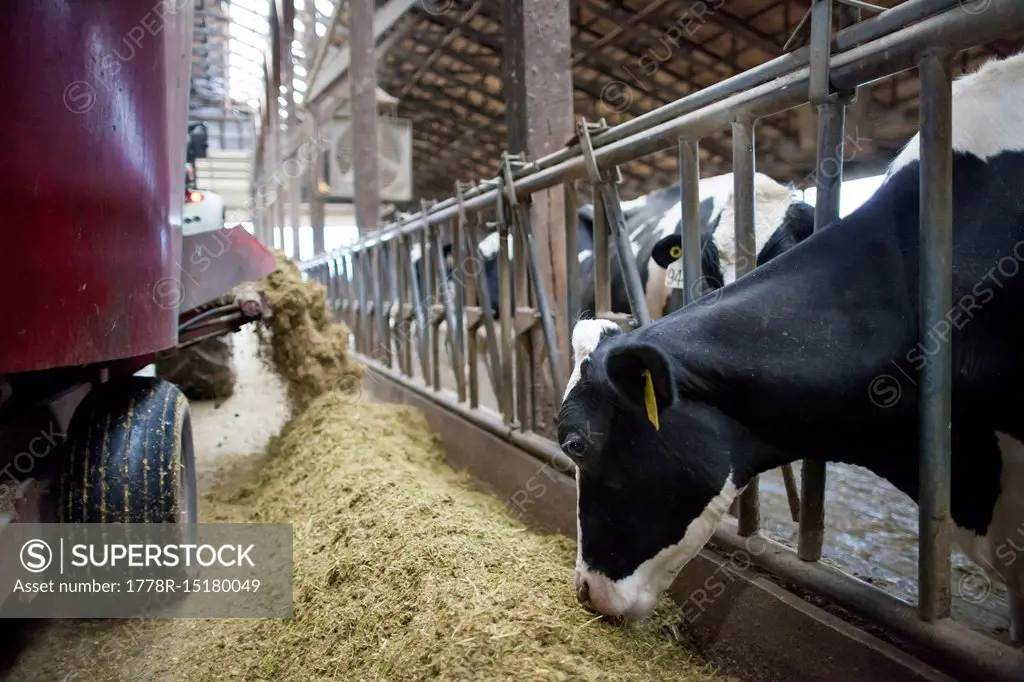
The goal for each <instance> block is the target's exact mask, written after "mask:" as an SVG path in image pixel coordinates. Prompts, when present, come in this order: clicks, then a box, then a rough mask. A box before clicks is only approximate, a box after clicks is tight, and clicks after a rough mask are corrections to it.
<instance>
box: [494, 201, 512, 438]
mask: <svg viewBox="0 0 1024 682" xmlns="http://www.w3.org/2000/svg"><path fill="white" fill-rule="evenodd" d="M499 190H500V191H499V192H498V200H497V203H496V204H495V210H496V212H497V223H498V317H499V318H500V320H501V324H500V330H501V344H500V345H501V394H500V395H499V398H498V404H499V405H500V408H501V414H502V416H503V417H504V419H505V423H506V424H511V423H512V422H513V421H514V418H515V415H514V414H513V410H514V409H515V408H514V407H513V397H514V396H513V393H512V392H513V388H512V386H513V380H514V376H513V371H512V351H513V350H514V349H513V346H512V341H513V337H512V332H513V330H514V329H515V320H514V319H513V317H512V269H511V267H510V263H509V258H508V234H509V233H508V221H507V220H506V217H505V199H504V198H503V197H504V194H505V191H504V181H501V182H500V184H499Z"/></svg>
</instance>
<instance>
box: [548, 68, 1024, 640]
mask: <svg viewBox="0 0 1024 682" xmlns="http://www.w3.org/2000/svg"><path fill="white" fill-rule="evenodd" d="M1021 102H1024V55H1018V56H1014V57H1010V58H1007V59H1004V60H993V61H990V62H988V63H986V64H985V65H984V66H983V67H982V68H981V69H980V70H979V71H978V72H976V73H973V74H970V75H967V76H964V77H961V78H959V79H957V80H956V81H955V82H954V83H953V129H952V140H953V150H954V154H953V174H952V175H953V186H952V197H951V201H952V205H953V233H952V234H953V263H952V272H953V274H952V287H953V301H954V307H953V308H952V309H951V310H950V312H949V313H948V314H947V318H948V322H949V324H947V325H936V329H935V330H934V332H933V333H930V334H929V335H927V336H926V337H925V338H919V333H918V319H919V311H920V306H921V301H920V293H919V284H918V282H919V270H920V261H921V253H920V237H919V229H920V228H919V215H920V209H919V206H920V198H921V197H920V186H921V164H920V152H919V143H918V140H919V137H917V136H915V137H914V138H913V139H912V140H911V141H910V143H909V144H908V145H907V146H906V147H905V148H904V149H903V151H902V152H901V153H900V154H899V155H898V156H897V158H896V159H895V161H894V162H893V164H892V165H891V167H890V172H889V175H888V177H887V178H886V181H885V182H884V184H883V185H882V186H881V187H880V188H879V190H878V191H877V192H876V193H875V194H874V196H872V197H871V198H870V199H869V200H868V201H867V202H866V203H864V204H863V205H862V206H861V207H860V208H859V209H857V210H856V211H854V212H853V213H851V214H850V215H848V216H846V217H845V218H843V219H841V220H839V221H837V222H835V223H833V224H832V225H830V226H828V227H826V228H825V229H822V230H820V231H818V232H816V233H814V234H813V235H811V236H810V237H809V238H807V239H805V240H804V241H802V242H800V243H798V244H797V245H796V246H794V247H793V248H791V249H789V250H787V251H785V252H784V253H782V254H781V255H779V256H778V257H776V258H773V259H771V260H770V261H769V262H766V263H764V265H762V266H760V267H758V268H756V269H755V270H753V271H752V272H750V273H749V274H747V275H745V276H743V277H741V278H739V279H737V280H736V281H735V282H732V283H731V284H727V285H726V286H725V287H724V288H723V289H722V290H721V292H720V293H719V295H718V300H717V301H716V302H715V304H714V305H704V306H701V305H697V304H693V305H688V306H685V307H684V308H682V309H680V310H677V311H675V312H674V313H672V314H670V315H668V316H666V317H664V318H662V319H660V320H658V321H655V322H652V323H651V324H649V325H646V326H644V327H641V328H639V329H636V330H634V331H631V332H628V333H625V332H621V331H619V330H618V328H617V327H615V326H614V325H612V324H611V323H608V322H604V321H598V320H583V321H581V322H579V323H577V325H576V327H575V329H574V331H573V351H574V356H575V358H574V359H575V363H576V364H575V367H574V370H573V373H572V377H571V378H570V381H569V385H568V387H567V389H566V392H565V395H564V397H563V401H562V405H561V408H560V410H559V414H558V418H557V427H558V439H559V443H560V444H561V447H562V450H563V451H564V452H565V453H566V454H567V455H568V456H569V457H570V458H572V460H573V461H574V462H575V463H576V467H577V471H576V481H577V491H578V510H577V514H578V538H577V539H578V547H579V549H578V555H577V565H576V578H575V579H576V588H577V594H578V598H579V599H580V601H581V602H582V603H583V604H584V605H585V606H586V607H587V608H589V609H591V610H593V611H596V612H598V613H601V614H605V615H609V616H622V617H625V618H627V619H637V618H642V617H644V616H646V615H647V614H649V613H650V612H651V610H652V609H653V607H654V603H655V601H656V599H657V597H658V595H659V594H660V593H661V592H662V591H664V590H665V589H666V588H667V587H668V586H669V585H670V584H671V582H672V580H673V579H674V578H675V576H676V575H677V574H678V573H679V571H680V570H681V569H682V568H683V567H684V566H685V565H686V564H687V563H688V562H689V561H690V560H692V559H693V558H694V557H695V556H696V555H697V553H698V552H699V551H700V549H701V548H702V547H703V546H704V544H705V543H706V541H707V540H708V538H709V537H710V535H711V534H712V532H713V531H714V529H715V527H716V526H717V524H718V522H719V521H720V519H721V518H722V516H723V515H724V514H725V513H726V510H727V509H728V507H729V504H730V503H731V502H732V500H733V499H734V498H735V497H736V496H737V495H738V494H739V493H740V492H741V491H742V490H743V489H744V488H745V487H746V486H747V485H748V484H749V483H750V481H751V480H752V479H753V478H754V477H755V476H757V475H759V474H761V473H764V472H766V471H769V470H771V469H774V468H776V467H779V466H781V465H783V464H786V463H790V462H793V461H796V460H800V459H811V460H818V461H823V460H825V461H836V462H845V463H848V464H855V465H858V466H862V467H865V468H867V469H868V470H870V471H872V472H874V473H875V474H876V475H878V476H880V477H882V478H885V479H887V480H888V481H890V482H891V483H892V484H893V485H894V486H896V487H897V488H898V489H900V490H902V491H903V492H904V493H906V494H907V495H909V496H911V497H912V498H914V499H918V496H919V494H920V481H919V476H920V448H921V438H920V432H919V431H920V430H919V420H920V407H921V405H920V401H921V400H922V395H921V392H920V390H919V388H918V382H915V381H914V380H912V379H911V377H914V376H915V375H916V373H917V371H918V370H919V369H920V368H921V367H922V366H923V365H924V363H925V361H926V360H927V358H928V357H930V356H933V355H934V354H935V352H936V349H937V348H939V347H941V345H942V344H951V348H952V351H953V367H952V420H951V426H950V432H951V437H952V460H951V466H952V472H951V490H950V515H951V517H952V521H953V538H954V541H955V542H956V544H957V545H959V547H960V548H961V549H962V550H963V551H964V552H965V553H966V554H967V555H968V556H969V557H971V559H972V560H974V561H975V562H976V563H977V565H978V566H979V567H980V569H981V570H984V571H985V573H986V574H987V575H988V576H989V577H990V578H991V579H992V580H999V581H1002V582H1004V583H1005V584H1006V586H1007V588H1008V593H1009V596H1010V608H1011V638H1012V639H1013V641H1015V642H1017V643H1021V642H1024V560H1022V556H1021V553H1022V552H1021V551H1015V550H1018V549H1024V534H1022V533H1024V531H1022V530H1021V529H1022V528H1024V393H1022V391H1021V386H1022V385H1024V355H1022V354H1021V351H1020V349H1021V348H1022V347H1024V315H1021V311H1022V310H1024V277H1022V276H1020V275H1019V271H1020V270H1021V267H1022V266H1021V263H1022V262H1024V117H1022V114H1021V109H1020V103H1021Z"/></svg>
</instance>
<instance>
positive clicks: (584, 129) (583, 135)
mask: <svg viewBox="0 0 1024 682" xmlns="http://www.w3.org/2000/svg"><path fill="white" fill-rule="evenodd" d="M608 128H609V125H608V122H607V121H605V120H604V118H602V119H601V120H600V121H597V122H588V121H587V119H586V118H584V117H583V116H580V118H579V120H578V121H577V122H576V137H577V140H578V141H579V145H580V151H582V152H583V163H584V166H586V169H587V176H588V177H589V179H590V182H591V184H594V185H597V184H599V183H604V182H611V183H612V184H614V185H621V184H622V171H621V170H620V169H619V167H618V166H612V168H610V169H609V170H610V171H611V174H612V177H611V179H610V180H609V179H606V178H604V177H603V176H602V175H601V169H600V168H598V166H597V159H596V158H595V157H594V143H593V142H592V141H591V139H590V133H591V132H595V133H599V132H603V131H605V130H608Z"/></svg>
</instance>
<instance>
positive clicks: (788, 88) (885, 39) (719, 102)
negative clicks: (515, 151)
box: [310, 0, 1024, 262]
mask: <svg viewBox="0 0 1024 682" xmlns="http://www.w3.org/2000/svg"><path fill="white" fill-rule="evenodd" d="M976 5H977V6H978V7H981V8H983V9H984V11H980V12H979V11H977V8H975V7H974V6H976ZM907 6H909V7H907ZM942 7H946V8H948V9H945V10H941V11H940V8H942ZM890 13H898V15H897V18H902V19H903V20H904V21H913V20H915V19H919V18H920V17H921V16H922V15H923V16H925V17H926V18H924V19H922V20H920V21H918V22H917V23H914V24H912V25H910V26H905V27H903V28H896V27H898V26H899V25H900V24H898V23H896V20H895V19H889V18H887V16H888V15H889V14H890ZM883 20H884V21H883ZM874 22H878V23H874ZM869 24H870V25H871V26H870V27H869V28H861V27H864V26H868V25H869ZM894 28H895V29H896V30H893V29H894ZM1022 28H1024V3H1020V2H1016V1H1015V0H974V1H972V2H967V1H963V2H955V1H954V2H949V1H948V0H941V1H939V0H932V1H928V0H920V1H919V2H914V1H913V0H911V1H910V2H907V3H905V4H904V5H899V6H897V7H896V8H893V9H892V10H889V11H887V12H884V13H882V14H880V15H878V16H876V17H875V18H873V19H868V20H866V21H864V22H861V23H858V24H854V25H853V26H851V27H850V28H848V29H846V30H845V31H842V32H840V33H838V34H836V37H835V39H834V43H835V47H834V49H833V55H832V58H831V59H830V61H829V69H830V81H831V84H832V87H833V89H838V90H850V89H853V88H856V87H858V86H860V85H864V84H866V83H870V82H871V81H874V80H878V79H882V78H886V77H889V76H893V75H895V74H897V73H900V72H902V71H906V70H908V69H911V68H914V67H915V66H916V65H917V61H918V56H919V54H920V53H921V52H923V51H924V50H926V49H927V48H928V47H930V46H933V45H940V46H944V47H945V48H946V49H948V50H949V51H951V52H957V51H960V50H963V49H966V48H968V47H973V46H975V45H978V44H982V43H986V42H990V41H992V40H995V39H997V38H999V37H1001V36H1004V35H1007V34H1010V33H1013V32H1015V31H1018V30H1021V29H1022ZM886 31H888V32H886ZM851 32H852V33H851ZM844 37H845V39H844ZM847 45H849V47H847V49H845V50H842V48H843V47H845V46H847ZM840 50H842V51H840ZM807 52H808V54H809V50H808V51H807ZM796 55H797V53H796V52H794V53H792V54H791V55H786V56H784V57H779V58H778V59H776V60H773V61H771V62H767V63H766V64H764V65H762V66H761V67H757V68H756V69H752V70H751V71H749V72H746V73H745V74H740V75H739V76H735V77H733V78H730V79H727V80H725V81H722V82H721V83H718V84H716V85H713V86H709V87H708V88H705V89H704V90H701V91H699V92H697V93H694V94H693V95H689V96H687V97H684V98H682V99H680V100H678V101H677V102H674V103H672V104H667V105H665V106H664V107H661V108H659V109H656V110H654V111H652V112H650V114H648V115H645V116H640V117H637V118H636V119H632V120H630V121H627V122H625V123H623V124H621V125H619V126H615V127H612V128H610V129H608V131H607V132H605V133H602V134H600V135H595V136H594V137H593V145H594V155H595V158H596V160H597V161H598V163H599V164H600V165H601V166H602V167H609V166H612V165H617V164H621V163H625V162H628V161H631V160H633V159H636V158H640V157H643V156H646V155H648V154H652V153H654V152H657V151H661V150H663V149H667V148H670V147H672V146H674V145H675V144H676V141H677V138H678V137H679V136H680V135H686V136H687V137H690V138H701V137H706V136H707V135H710V134H712V133H715V132H718V131H719V130H724V129H727V128H729V126H730V125H731V123H732V120H733V119H734V118H736V117H738V116H742V117H746V118H751V119H758V118H762V117H764V116H768V115H772V114H776V113H779V112H781V111H785V110H787V109H791V108H793V107H796V106H799V105H801V104H804V103H806V102H807V96H806V93H807V88H808V86H809V78H810V67H809V57H803V58H800V59H796V58H795V56H796ZM791 57H792V58H793V59H790V60H788V61H786V62H781V63H780V60H786V59H787V58H791ZM769 66H771V67H772V68H771V69H770V70H767V67H769ZM763 69H764V70H765V71H761V70H763ZM758 71H761V73H762V74H763V75H759V76H758V77H757V78H753V77H750V76H749V75H748V74H751V73H754V72H758ZM585 176H586V168H585V165H584V157H583V153H582V150H580V148H579V147H578V146H577V145H574V146H573V147H571V148H569V149H567V150H563V151H560V152H557V153H555V154H552V155H550V156H547V157H544V158H543V159H541V160H539V161H535V162H532V163H527V164H526V165H525V166H523V167H522V168H521V169H520V170H519V171H518V172H517V173H516V174H515V175H514V176H513V177H514V179H515V184H516V191H517V192H518V193H519V195H520V196H522V197H526V196H528V195H529V194H532V193H534V192H537V191H539V190H542V189H548V188H550V187H553V186H555V185H556V184H558V183H560V182H563V181H565V180H569V179H576V178H582V177H585ZM497 182H498V180H497V179H495V180H490V181H487V182H485V183H482V184H481V185H480V186H478V187H477V188H474V189H473V190H470V191H467V192H465V193H464V195H463V201H464V204H463V208H464V210H467V211H476V210H480V209H483V208H486V207H489V206H493V204H494V201H495V200H496V197H497V193H498V190H497V189H496V186H497ZM458 210H459V209H458V202H457V199H456V198H455V197H452V198H449V199H446V200H444V201H441V202H439V203H437V204H435V205H434V206H432V207H431V208H430V209H429V210H428V211H427V212H426V214H425V215H424V214H418V215H416V216H414V217H411V218H408V219H406V220H402V221H398V222H396V223H393V224H390V225H387V226H383V227H382V228H381V229H379V230H378V231H376V232H375V233H373V234H372V235H368V236H367V237H364V238H363V239H361V240H359V241H357V242H355V243H354V244H351V245H349V246H346V247H341V248H340V249H337V250H336V251H335V252H334V253H335V254H336V253H343V252H347V251H351V250H352V249H357V248H360V247H362V246H368V245H370V244H373V243H375V242H377V241H386V240H388V239H392V238H394V237H395V235H397V234H408V233H412V232H415V231H416V230H418V229H422V228H423V227H424V223H426V224H429V225H437V224H440V223H443V222H445V221H448V220H451V219H452V218H453V217H454V216H455V215H456V214H457V213H458ZM331 255H332V254H325V255H322V256H320V257H318V258H314V259H312V260H311V261H310V262H317V261H319V260H322V259H326V258H329V257H330V256H331Z"/></svg>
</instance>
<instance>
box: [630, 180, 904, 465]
mask: <svg viewBox="0 0 1024 682" xmlns="http://www.w3.org/2000/svg"><path fill="white" fill-rule="evenodd" d="M902 220H913V221H915V222H916V212H914V211H911V212H910V214H908V215H900V213H899V212H898V211H893V210H890V203H887V202H886V201H885V200H884V198H882V197H876V201H874V202H873V209H872V210H868V211H861V212H858V213H856V214H854V215H853V216H851V217H850V218H848V219H847V220H845V221H842V222H839V223H836V224H835V225H833V226H831V227H828V228H826V229H824V230H823V231H821V232H820V233H819V234H817V235H815V236H813V237H812V238H811V239H809V240H807V241H805V242H803V243H801V244H799V245H798V246H797V247H795V248H793V249H792V250H790V251H788V252H786V253H785V254H783V255H781V256H780V257H778V258H776V259H774V260H772V261H771V262H769V263H767V264H765V265H763V266H761V267H760V268H758V269H757V270H755V271H753V272H752V273H750V274H749V275H747V276H745V277H743V278H742V279H740V280H737V281H736V282H734V283H731V284H730V285H728V286H726V287H725V288H723V289H721V290H719V291H718V292H712V293H711V294H708V295H707V296H706V297H705V298H704V299H701V302H700V304H698V303H693V304H690V305H689V306H687V307H685V308H683V309H681V310H678V311H676V312H674V313H673V314H671V315H669V316H668V317H666V318H663V319H662V320H660V321H658V322H656V323H654V324H652V325H650V326H648V327H646V328H643V329H640V330H637V332H636V333H637V335H638V336H637V341H647V342H650V343H652V344H654V345H657V346H659V347H661V348H662V349H663V350H664V351H665V352H666V353H667V354H668V355H670V356H671V357H672V358H673V360H674V363H673V364H674V370H673V371H674V373H675V378H676V383H677V387H678V390H679V394H680V396H681V399H682V400H699V401H701V402H704V403H708V404H710V405H712V406H714V407H716V408H717V409H718V410H720V411H721V412H724V413H725V414H726V415H728V416H729V417H731V418H733V419H734V420H736V421H737V422H738V423H739V424H741V425H742V426H743V427H744V428H746V429H747V430H750V431H752V434H753V436H754V439H753V440H754V443H755V444H756V443H758V442H759V443H761V444H763V445H764V446H765V447H764V448H757V447H753V448H752V449H751V450H750V451H749V452H747V453H745V454H744V455H742V456H743V457H745V458H746V459H745V461H742V462H735V463H734V464H735V465H736V466H737V468H739V469H751V470H750V471H749V472H748V473H749V474H751V475H752V474H755V473H760V472H762V471H767V470H770V469H772V468H774V467H776V466H778V465H779V464H781V463H784V462H785V461H792V460H795V459H800V458H814V459H826V460H830V461H844V462H849V463H854V464H860V465H863V466H867V467H868V468H871V469H873V470H875V471H876V473H879V474H881V475H888V474H892V473H894V472H891V471H885V469H886V468H887V466H888V465H887V464H886V463H885V462H886V461H887V460H891V459H892V458H891V457H890V455H891V454H892V453H895V452H899V451H900V450H902V449H903V448H905V447H907V446H908V445H911V444H912V443H914V442H916V441H914V439H915V438H916V435H915V431H914V428H913V427H914V425H915V421H914V420H915V418H916V417H915V415H916V400H914V399H913V398H911V399H907V400H902V401H900V402H898V403H897V404H896V405H895V406H893V407H891V408H889V409H883V408H880V407H878V406H877V405H876V404H875V403H873V402H872V401H871V399H870V393H869V387H870V386H871V385H872V381H874V380H875V378H876V377H879V376H883V375H892V374H895V373H896V372H897V369H896V368H895V367H894V364H893V362H894V359H900V358H903V357H904V356H905V354H906V352H907V350H908V349H910V348H911V347H912V346H913V344H914V343H915V341H916V311H915V309H914V307H913V304H912V298H911V294H912V292H911V290H910V289H909V287H908V283H907V278H906V275H905V274H904V273H905V272H906V267H905V264H904V262H903V258H904V256H903V254H904V253H905V250H906V249H905V247H906V245H904V244H900V243H899V242H898V239H897V236H896V235H897V234H899V233H901V232H902V231H901V230H897V229H895V227H896V226H894V222H897V221H902ZM904 384H906V382H904ZM908 417H909V419H908ZM908 425H909V429H908ZM904 451H905V450H904ZM908 483H909V482H908Z"/></svg>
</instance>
